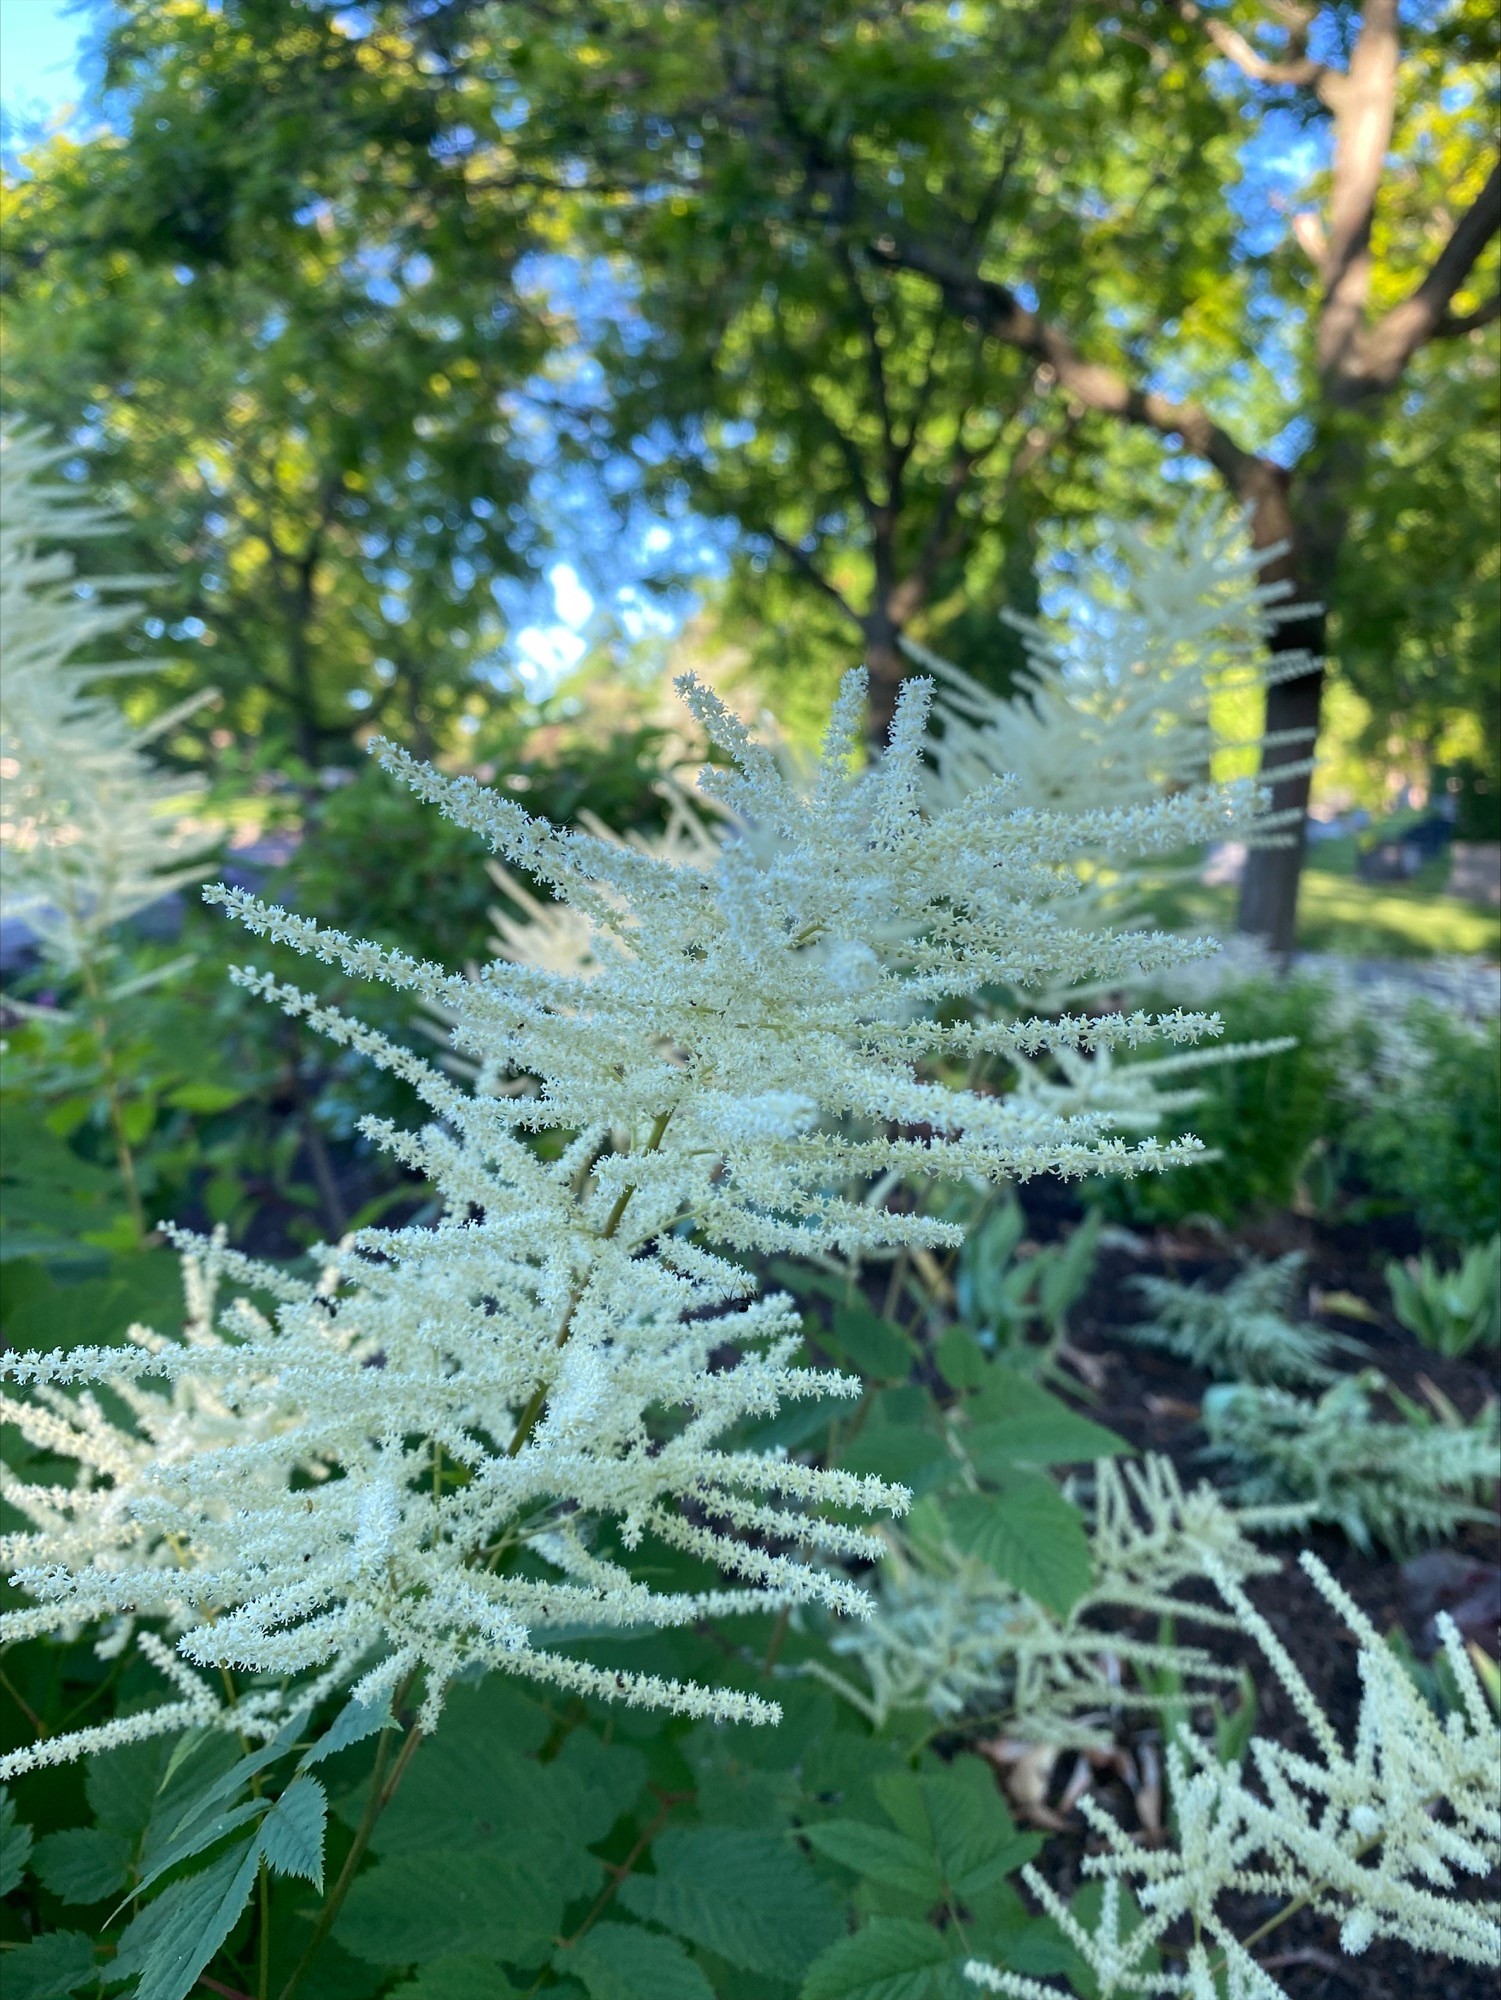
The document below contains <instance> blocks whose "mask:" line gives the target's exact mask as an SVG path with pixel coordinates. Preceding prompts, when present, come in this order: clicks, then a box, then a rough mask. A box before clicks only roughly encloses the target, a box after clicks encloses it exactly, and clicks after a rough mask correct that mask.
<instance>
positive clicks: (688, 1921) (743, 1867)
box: [619, 1826, 841, 1981]
mask: <svg viewBox="0 0 1501 2000" xmlns="http://www.w3.org/2000/svg"><path fill="white" fill-rule="evenodd" d="M826 1830H827V1829H820V1831H826ZM652 1860H653V1862H654V1864H655V1866H656V1873H655V1874H654V1875H631V1876H628V1877H627V1878H626V1880H625V1881H624V1882H622V1883H621V1885H620V1890H619V1900H620V1902H621V1903H622V1904H623V1906H624V1907H625V1908H626V1909H628V1910H629V1911H630V1912H631V1914H632V1915H633V1916H636V1917H641V1918H643V1919H645V1920H646V1921H647V1922H650V1923H654V1924H660V1925H661V1926H662V1928H663V1929H664V1930H669V1931H675V1932H676V1933H677V1934H678V1936H679V1937H684V1938H687V1939H688V1941H689V1943H690V1944H696V1945H701V1946H702V1947H703V1948H704V1950H706V1951H712V1952H713V1953H714V1954H715V1955H716V1956H717V1957H719V1958H723V1959H727V1960H728V1961H729V1963H730V1964H731V1965H738V1966H741V1967H743V1968H744V1969H745V1970H746V1971H747V1972H760V1973H765V1974H766V1975H767V1976H768V1977H769V1978H773V1979H785V1980H788V1981H793V1980H796V1979H798V1978H800V1977H801V1975H802V1973H803V1972H804V1971H805V1970H806V1968H807V1966H808V1964H809V1962H810V1960H812V1959H814V1958H816V1957H817V1955H818V1953H819V1952H820V1951H822V1950H823V1948H824V1946H825V1945H826V1944H828V1943H830V1942H831V1941H832V1940H833V1939H834V1938H835V1937H837V1936H838V1934H839V1930H840V1924H841V1918H840V1913H839V1911H838V1910H837V1909H836V1908H835V1906H834V1904H833V1902H832V1901H831V1899H830V1897H829V1894H828V1891H827V1890H826V1889H825V1888H824V1886H823V1884H822V1883H821V1882H820V1881H819V1879H818V1877H817V1875H816V1874H815V1873H814V1871H813V1870H812V1868H810V1867H809V1865H808V1863H807V1861H806V1860H805V1858H804V1857H803V1856H802V1855H801V1854H800V1853H799V1852H798V1851H797V1849H796V1848H794V1847H793V1846H791V1844H790V1843H789V1842H787V1841H785V1840H779V1839H777V1838H776V1837H775V1836H774V1835H770V1834H763V1833H750V1832H744V1831H741V1830H738V1829H736V1828H733V1827H720V1826H704V1827H691V1828H683V1829H681V1830H676V1829H674V1830H669V1831H668V1832H666V1833H664V1834H662V1835H661V1836H660V1837H659V1838H658V1840H657V1842H656V1844H655V1846H654V1847H653V1848H652Z"/></svg>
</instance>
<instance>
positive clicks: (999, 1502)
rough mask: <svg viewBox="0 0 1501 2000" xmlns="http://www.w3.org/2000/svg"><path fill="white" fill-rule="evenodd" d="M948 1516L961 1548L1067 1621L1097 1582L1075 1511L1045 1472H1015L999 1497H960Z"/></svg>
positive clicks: (1006, 1482) (950, 1506) (948, 1506)
mask: <svg viewBox="0 0 1501 2000" xmlns="http://www.w3.org/2000/svg"><path fill="white" fill-rule="evenodd" d="M945 1511H946V1512H947V1514H948V1517H949V1521H950V1523H951V1524H952V1527H953V1530H954V1539H955V1541H956V1542H957V1543H958V1544H959V1546H960V1548H962V1549H967V1550H968V1551H969V1552H970V1554H971V1555H976V1556H978V1557H979V1558H980V1560H981V1561H982V1562H987V1563H989V1564H990V1567H991V1568H992V1569H993V1570H994V1571H995V1572H996V1574H997V1576H1003V1577H1004V1578H1005V1579H1006V1581H1007V1582H1008V1583H1012V1584H1015V1586H1016V1588H1017V1589H1018V1590H1020V1591H1022V1592H1024V1593H1025V1594H1026V1595H1027V1596H1028V1597H1031V1598H1034V1599H1035V1600H1036V1602H1037V1603H1039V1604H1042V1605H1045V1606H1046V1607H1047V1609H1048V1610H1049V1611H1056V1612H1057V1613H1058V1614H1059V1616H1060V1617H1062V1616H1065V1615H1066V1614H1067V1613H1068V1611H1069V1610H1070V1609H1071V1608H1072V1606H1073V1605H1074V1604H1075V1603H1076V1602H1077V1601H1078V1599H1079V1598H1081V1597H1082V1596H1083V1595H1084V1593H1085V1591H1086V1590H1088V1588H1089V1586H1090V1584H1091V1582H1092V1581H1093V1580H1094V1565H1093V1562H1092V1560H1091V1557H1090V1552H1089V1537H1088V1536H1087V1535H1086V1534H1085V1532H1084V1524H1083V1521H1082V1520H1081V1519H1080V1516H1079V1510H1078V1508H1077V1507H1074V1506H1071V1505H1070V1503H1069V1502H1068V1501H1067V1500H1065V1499H1064V1497H1063V1495H1062V1494H1061V1493H1060V1492H1059V1491H1058V1488H1057V1487H1056V1486H1055V1485H1054V1484H1053V1482H1052V1480H1051V1479H1049V1478H1048V1476H1047V1474H1046V1473H1042V1472H1012V1473H1008V1474H1007V1475H1006V1478H1005V1480H1004V1481H1003V1482H1002V1484H1001V1486H1000V1491H999V1492H997V1493H993V1494H991V1493H961V1494H958V1495H956V1496H955V1497H954V1498H953V1499H951V1500H950V1501H949V1502H948V1504H947V1507H946V1509H945Z"/></svg>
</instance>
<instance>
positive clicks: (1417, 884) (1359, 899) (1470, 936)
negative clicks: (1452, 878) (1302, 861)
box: [1146, 841, 1501, 958]
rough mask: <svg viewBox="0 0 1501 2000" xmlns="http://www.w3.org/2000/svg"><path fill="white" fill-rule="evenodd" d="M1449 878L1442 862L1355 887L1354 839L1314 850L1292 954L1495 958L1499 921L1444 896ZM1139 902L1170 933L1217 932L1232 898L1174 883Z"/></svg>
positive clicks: (1229, 893) (1231, 911) (1229, 892)
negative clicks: (1402, 877) (1396, 879)
mask: <svg viewBox="0 0 1501 2000" xmlns="http://www.w3.org/2000/svg"><path fill="white" fill-rule="evenodd" d="M1346 848H1348V849H1349V850H1350V851H1349V852H1348V853H1346V852H1345V851H1344V850H1345V849H1346ZM1448 872H1449V863H1448V861H1447V859H1443V860H1439V861H1436V862H1433V863H1430V865H1429V866H1428V867H1427V868H1425V869H1423V870H1422V871H1421V872H1420V873H1419V874H1418V875H1416V876H1414V878H1413V880H1412V881H1411V882H1404V883H1401V884H1397V883H1391V882H1382V883H1370V882H1359V881H1357V880H1356V879H1355V874H1354V842H1353V841H1350V842H1346V841H1329V842H1327V843H1325V844H1323V845H1321V846H1319V847H1317V848H1315V849H1314V850H1313V852H1312V854H1311V855H1310V856H1309V860H1308V865H1307V867H1306V868H1305V869H1304V871H1303V885H1302V890H1301V892H1300V895H1299V898H1298V945H1299V948H1300V949H1301V950H1303V951H1320V952H1323V951H1334V952H1345V953H1348V954H1349V955H1350V956H1352V957H1360V958H1426V957H1428V956H1430V955H1431V954H1433V953H1440V954H1442V953H1449V952H1461V953H1464V954H1466V955H1469V954H1472V953H1477V952H1479V953H1484V955H1485V956H1486V957H1487V958H1498V957H1501V915H1498V913H1497V912H1496V911H1495V910H1484V909H1481V908H1480V907H1479V906H1478V905H1477V904H1475V903H1465V902H1461V901H1460V900H1459V898H1458V897H1456V896H1446V895H1444V893H1443V883H1444V882H1445V881H1446V880H1447V878H1448ZM1146 900H1147V904H1148V907H1149V908H1150V909H1151V911H1152V914H1153V916H1154V917H1155V918H1156V920H1157V922H1158V923H1160V924H1162V925H1163V926H1164V927H1166V928H1167V929H1170V930H1187V931H1204V930H1207V931H1214V932H1216V933H1219V934H1223V933H1225V932H1227V931H1229V930H1230V929H1232V928H1233V926H1234V923H1235V902H1236V892H1235V890H1234V889H1231V888H1216V889H1208V888H1205V887H1204V886H1203V884H1202V883H1198V882H1187V883H1175V884H1173V885H1172V886H1170V887H1166V888H1162V889H1158V890H1156V891H1154V892H1153V893H1152V894H1151V895H1149V896H1148V897H1147V899H1146Z"/></svg>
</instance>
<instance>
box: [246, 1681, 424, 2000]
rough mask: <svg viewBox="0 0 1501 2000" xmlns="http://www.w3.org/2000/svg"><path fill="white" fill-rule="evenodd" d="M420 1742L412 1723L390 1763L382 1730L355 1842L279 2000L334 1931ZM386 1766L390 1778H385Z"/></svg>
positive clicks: (406, 1686) (402, 1694)
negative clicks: (361, 1864) (363, 1862)
mask: <svg viewBox="0 0 1501 2000" xmlns="http://www.w3.org/2000/svg"><path fill="white" fill-rule="evenodd" d="M414 1678H415V1674H408V1676H407V1678H406V1680H405V1681H403V1682H402V1684H401V1686H400V1687H399V1688H398V1689H397V1691H396V1695H395V1698H394V1699H393V1701H392V1703H391V1707H392V1710H393V1712H395V1711H397V1710H399V1709H400V1708H401V1707H402V1705H403V1703H404V1702H405V1700H406V1697H407V1694H408V1692H409V1691H410V1689H411V1685H412V1681H413V1679H414ZM421 1741H422V1731H421V1729H419V1728H418V1727H417V1726H416V1724H415V1723H414V1724H413V1726H412V1727H411V1729H409V1730H408V1731H407V1735H406V1738H405V1740H404V1742H403V1743H402V1746H401V1749H400V1751H399V1752H398V1753H397V1756H396V1759H395V1761H394V1763H393V1762H392V1760H391V1731H390V1729H389V1728H386V1729H383V1730H382V1731H381V1733H380V1742H379V1744H378V1745H377V1746H376V1752H375V1768H374V1769H373V1770H372V1772H371V1773H370V1795H369V1797H368V1798H367V1799H366V1801H365V1810H364V1812H363V1814H362V1815H361V1818H360V1823H359V1825H358V1827H356V1829H355V1835H354V1843H353V1845H352V1846H351V1848H350V1850H349V1852H348V1854H346V1855H345V1857H344V1866H343V1867H342V1868H341V1869H340V1870H339V1874H338V1879H337V1880H336V1881H335V1883H334V1886H333V1887H332V1889H330V1890H329V1892H328V1894H327V1896H326V1897H325V1898H324V1899H323V1907H322V1909H321V1910H319V1912H318V1918H317V1922H316V1923H315V1924H314V1925H313V1935H312V1936H311V1937H310V1938H309V1939H308V1943H307V1949H306V1951H304V1952H303V1954H302V1956H301V1958H299V1959H298V1961H297V1963H296V1965H295V1966H294V1967H293V1968H292V1976H291V1977H290V1978H289V1979H288V1981H287V1983H286V1985H285V1986H284V1987H283V1988H282V1989H281V1994H280V1996H279V2000H292V1995H293V1994H294V1993H295V1992H296V1991H297V1989H298V1987H299V1986H301V1984H302V1982H303V1980H304V1978H305V1977H306V1976H307V1971H308V1967H309V1966H310V1965H311V1964H312V1962H313V1960H314V1959H315V1958H316V1957H317V1955H318V1953H319V1951H320V1950H321V1949H322V1946H323V1942H324V1940H325V1939H326V1938H327V1936H328V1934H329V1932H330V1931H331V1930H332V1929H333V1927H334V1924H335V1922H336V1920H337V1918H338V1915H339V1912H340V1910H341V1909H343V1907H344V1899H345V1897H346V1896H347V1895H348V1894H349V1891H350V1889H351V1888H352V1887H353V1885H354V1878H355V1875H356V1873H357V1872H358V1869H359V1865H360V1863H361V1862H362V1861H363V1860H364V1858H365V1849H366V1848H367V1847H368V1846H369V1845H370V1836H371V1834H373V1833H374V1831H375V1828H376V1823H377V1822H378V1820H379V1819H380V1816H381V1814H382V1813H383V1812H384V1811H385V1809H386V1807H387V1806H388V1805H389V1804H390V1803H391V1801H392V1799H393V1798H394V1797H395V1796H396V1788H397V1786H398V1785H399V1784H400V1783H401V1781H402V1779H403V1778H404V1777H405V1776H406V1768H407V1765H408V1764H410V1763H411V1761H412V1758H413V1757H414V1756H415V1755H416V1752H417V1746H418V1744H419V1743H421ZM388 1767H389V1773H390V1775H389V1776H388V1775H387V1769H388Z"/></svg>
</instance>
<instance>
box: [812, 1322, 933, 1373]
mask: <svg viewBox="0 0 1501 2000" xmlns="http://www.w3.org/2000/svg"><path fill="white" fill-rule="evenodd" d="M832 1341H833V1345H834V1348H835V1349H836V1351H837V1352H838V1354H839V1355H840V1356H841V1358H842V1359H844V1360H846V1361H848V1362H849V1363H850V1365H851V1366H852V1367H853V1368H854V1369H855V1371H856V1372H857V1373H858V1374H861V1375H867V1376H869V1377H870V1378H871V1379H872V1380H873V1381H877V1382H905V1381H906V1379H907V1377H908V1375H909V1374H910V1373H911V1371H912V1363H913V1362H914V1361H915V1360H916V1358H917V1350H916V1349H915V1348H914V1346H913V1344H912V1341H911V1339H910V1338H909V1337H908V1335H907V1334H905V1333H903V1331H902V1329H901V1328H900V1327H899V1326H893V1324H892V1323H891V1321H890V1320H889V1319H882V1318H881V1316H880V1315H879V1314H878V1313H873V1312H872V1311H871V1310H870V1308H869V1307H868V1306H839V1307H837V1308H836V1309H835V1312H834V1325H833V1333H832Z"/></svg>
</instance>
